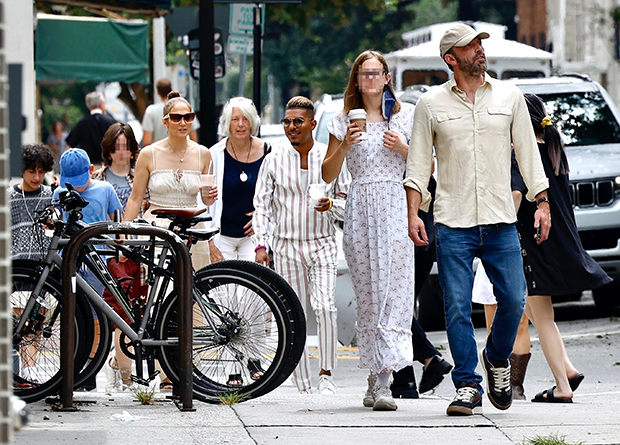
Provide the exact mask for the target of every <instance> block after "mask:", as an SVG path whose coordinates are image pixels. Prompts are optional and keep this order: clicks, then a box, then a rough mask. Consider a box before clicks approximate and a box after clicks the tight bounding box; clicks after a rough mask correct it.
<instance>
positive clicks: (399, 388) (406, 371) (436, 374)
mask: <svg viewBox="0 0 620 445" xmlns="http://www.w3.org/2000/svg"><path fill="white" fill-rule="evenodd" d="M436 187H437V182H436V181H435V178H433V177H432V176H431V178H430V182H429V184H428V191H429V192H430V193H431V195H432V196H435V189H436ZM418 215H419V216H420V218H421V219H422V220H423V221H424V227H426V233H427V234H428V237H429V244H428V245H427V246H415V249H414V260H415V261H414V262H415V269H414V295H415V296H416V297H418V296H419V295H420V292H421V291H422V287H423V286H424V282H425V281H426V279H427V278H428V275H429V274H430V272H431V269H432V268H433V264H434V263H435V227H434V225H433V204H432V202H431V204H430V206H429V209H428V212H424V211H422V210H420V211H419V212H418ZM411 340H412V343H413V359H414V360H415V361H417V362H419V363H421V364H422V366H423V368H422V379H421V380H420V387H419V392H418V388H417V385H416V381H415V374H414V370H413V366H405V367H404V368H403V369H401V370H400V371H394V372H393V373H392V376H393V381H392V384H391V385H390V389H391V390H392V396H394V398H403V399H417V398H418V397H419V393H425V392H428V391H431V390H433V389H434V388H436V387H437V386H438V385H439V384H440V383H441V382H442V381H443V378H444V376H445V375H446V374H448V373H449V372H450V371H451V370H452V365H451V364H450V363H448V362H447V361H446V360H445V359H443V358H442V356H441V353H440V352H439V351H438V350H437V348H435V346H433V344H432V343H431V342H430V341H429V340H428V338H427V336H426V332H424V329H422V326H420V323H419V322H418V320H417V319H416V318H415V317H413V320H412V322H411Z"/></svg>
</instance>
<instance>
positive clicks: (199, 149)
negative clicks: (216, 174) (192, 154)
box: [198, 145, 202, 172]
mask: <svg viewBox="0 0 620 445" xmlns="http://www.w3.org/2000/svg"><path fill="white" fill-rule="evenodd" d="M201 153H202V146H201V145H199V146H198V170H200V171H201V172H202V168H201V167H200V166H201V165H202V163H201V162H200V154H201Z"/></svg>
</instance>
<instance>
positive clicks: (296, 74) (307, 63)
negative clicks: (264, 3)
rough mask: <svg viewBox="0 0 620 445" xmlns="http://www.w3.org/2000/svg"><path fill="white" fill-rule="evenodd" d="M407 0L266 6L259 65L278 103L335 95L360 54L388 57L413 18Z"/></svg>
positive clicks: (313, 1) (315, 1)
mask: <svg viewBox="0 0 620 445" xmlns="http://www.w3.org/2000/svg"><path fill="white" fill-rule="evenodd" d="M412 3H413V0H394V1H377V0H356V1H344V0H337V1H326V0H308V1H304V3H303V8H301V7H299V5H278V6H274V7H273V9H272V5H270V6H269V8H268V9H267V14H268V20H267V23H266V26H265V37H264V57H265V65H266V66H267V67H268V69H269V71H270V72H271V73H272V74H273V75H274V76H275V77H276V83H277V85H278V86H279V87H280V89H281V91H282V100H283V101H284V100H285V99H286V98H288V97H290V96H291V95H293V94H305V95H309V96H313V95H316V94H318V93H321V92H339V91H342V89H343V87H344V85H345V84H346V81H347V78H348V74H349V70H350V67H351V64H352V63H353V60H354V59H355V57H356V56H357V55H358V54H359V53H360V52H361V51H363V50H366V49H375V50H379V51H382V52H389V51H392V50H394V49H396V48H399V47H400V45H401V37H400V34H401V32H402V28H403V26H405V25H406V24H408V23H410V22H411V21H412V20H413V18H414V17H415V11H414V10H413V9H412V8H409V7H408V6H409V5H411V4H412Z"/></svg>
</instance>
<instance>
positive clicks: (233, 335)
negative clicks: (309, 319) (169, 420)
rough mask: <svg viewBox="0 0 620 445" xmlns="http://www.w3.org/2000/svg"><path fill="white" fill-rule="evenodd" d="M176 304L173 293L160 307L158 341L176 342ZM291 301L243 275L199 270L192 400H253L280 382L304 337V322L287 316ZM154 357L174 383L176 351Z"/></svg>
mask: <svg viewBox="0 0 620 445" xmlns="http://www.w3.org/2000/svg"><path fill="white" fill-rule="evenodd" d="M177 300H178V298H177V295H176V292H175V291H173V292H172V293H171V294H170V295H169V296H168V297H167V298H166V300H165V301H164V303H163V304H162V307H161V310H160V312H159V314H158V318H157V326H156V333H157V336H158V339H162V340H164V339H165V340H175V339H178V334H177V330H178V317H177V310H176V306H177ZM295 302H298V301H297V300H296V299H295V300H294V301H293V302H292V304H291V302H290V301H288V300H287V299H286V298H282V297H281V296H279V295H277V294H276V292H274V291H273V289H272V288H271V287H270V286H269V285H267V284H266V283H265V282H263V281H262V280H260V279H259V278H257V277H254V276H252V275H250V274H248V273H246V272H244V271H240V270H233V269H216V268H213V269H209V270H201V271H199V272H198V273H197V274H196V279H195V281H194V299H193V302H192V313H193V342H194V345H193V376H194V397H196V398H197V399H199V400H203V401H206V402H212V403H219V402H220V397H221V396H222V395H225V394H231V393H238V394H239V395H240V396H242V397H245V398H251V397H258V396H261V395H263V394H266V393H268V392H269V391H271V390H273V389H275V388H276V387H277V386H279V385H280V384H281V383H282V382H284V380H286V379H287V378H288V376H289V375H290V373H291V372H292V370H293V369H294V367H295V366H296V364H297V362H298V361H299V359H300V357H301V354H302V352H303V348H304V345H305V338H306V329H305V321H304V322H296V321H295V320H296V319H297V318H298V317H297V316H294V315H296V314H294V315H293V314H292V313H291V307H294V308H295V309H296V308H297V306H295ZM203 308H204V309H203ZM203 310H204V312H203ZM209 321H211V322H212V324H211V323H210V322H209ZM158 354H159V359H160V362H161V365H162V368H163V369H164V371H165V372H166V374H167V375H168V376H169V377H170V378H171V380H172V381H173V382H174V383H177V382H178V380H179V379H178V362H179V356H178V346H177V345H174V346H164V347H160V348H159V351H158ZM256 360H258V362H256ZM257 367H260V369H261V370H262V372H263V375H262V376H261V377H260V378H258V379H257V380H253V379H252V373H251V371H255V370H256V369H257ZM231 383H235V384H231Z"/></svg>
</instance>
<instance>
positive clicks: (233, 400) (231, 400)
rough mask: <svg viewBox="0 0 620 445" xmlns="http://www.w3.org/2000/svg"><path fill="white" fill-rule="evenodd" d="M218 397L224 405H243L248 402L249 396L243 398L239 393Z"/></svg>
mask: <svg viewBox="0 0 620 445" xmlns="http://www.w3.org/2000/svg"><path fill="white" fill-rule="evenodd" d="M218 397H219V399H220V403H221V404H222V405H235V404H237V403H241V402H244V401H246V400H247V396H242V395H241V394H239V393H238V392H232V393H229V394H220V395H219V396H218Z"/></svg>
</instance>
